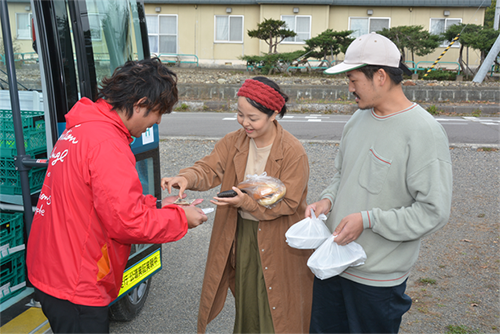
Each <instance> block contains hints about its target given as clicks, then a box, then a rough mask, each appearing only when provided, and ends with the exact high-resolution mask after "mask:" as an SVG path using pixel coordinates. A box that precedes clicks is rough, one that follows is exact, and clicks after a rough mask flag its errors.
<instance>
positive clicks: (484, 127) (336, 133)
mask: <svg viewBox="0 0 500 334" xmlns="http://www.w3.org/2000/svg"><path fill="white" fill-rule="evenodd" d="M350 117H351V116H350V115H319V114H290V115H285V117H284V118H283V119H281V120H279V122H280V124H281V125H282V126H283V127H284V128H285V129H286V130H288V131H289V132H290V133H292V134H293V135H294V136H295V137H297V138H298V139H302V140H318V141H340V137H341V135H342V129H343V128H344V125H345V123H346V122H347V121H348V120H349V118H350ZM436 119H437V121H438V122H439V123H441V124H442V125H443V126H444V128H445V130H446V132H447V133H448V138H449V142H450V144H452V145H461V144H476V145H480V144H484V145H498V144H499V143H500V118H498V117H472V116H469V117H467V116H464V117H447V116H438V117H436ZM239 128H240V125H239V124H238V122H237V121H236V114H235V113H214V112H173V113H171V114H168V115H164V116H163V118H162V122H161V124H160V125H159V131H160V137H185V138H197V137H203V138H222V137H223V136H224V135H225V134H227V133H228V132H230V131H234V130H237V129H239Z"/></svg>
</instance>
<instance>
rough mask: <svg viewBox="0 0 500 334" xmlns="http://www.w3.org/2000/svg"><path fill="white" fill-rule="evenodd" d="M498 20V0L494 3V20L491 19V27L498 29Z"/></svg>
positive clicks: (499, 13) (499, 3) (499, 11)
mask: <svg viewBox="0 0 500 334" xmlns="http://www.w3.org/2000/svg"><path fill="white" fill-rule="evenodd" d="M499 22H500V2H498V0H497V3H496V6H495V20H494V21H493V29H495V30H498V24H499Z"/></svg>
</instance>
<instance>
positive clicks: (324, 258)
mask: <svg viewBox="0 0 500 334" xmlns="http://www.w3.org/2000/svg"><path fill="white" fill-rule="evenodd" d="M333 239H335V237H334V236H333V235H331V236H330V237H329V238H328V239H326V241H325V242H324V243H323V244H322V245H321V246H319V247H318V249H316V250H315V251H314V253H313V254H312V255H311V256H310V257H309V260H307V266H308V267H309V269H311V271H312V272H313V274H314V275H315V276H316V277H317V278H319V279H321V280H324V279H327V278H330V277H333V276H336V275H338V274H340V273H342V272H343V271H344V270H346V269H347V268H348V267H355V266H359V265H362V264H364V263H365V260H366V253H365V251H364V250H363V247H361V245H360V244H358V243H356V242H350V243H348V244H347V245H345V246H340V245H339V244H337V243H336V242H334V241H333Z"/></svg>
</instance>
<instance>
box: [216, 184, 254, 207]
mask: <svg viewBox="0 0 500 334" xmlns="http://www.w3.org/2000/svg"><path fill="white" fill-rule="evenodd" d="M232 189H233V190H234V191H235V192H236V193H237V194H238V195H236V196H235V197H214V199H213V200H210V202H212V203H213V204H215V205H218V206H225V205H232V206H234V207H236V208H239V207H241V206H242V205H243V202H244V201H245V196H248V195H247V194H245V193H243V192H242V191H241V190H240V189H238V188H236V187H233V188H232Z"/></svg>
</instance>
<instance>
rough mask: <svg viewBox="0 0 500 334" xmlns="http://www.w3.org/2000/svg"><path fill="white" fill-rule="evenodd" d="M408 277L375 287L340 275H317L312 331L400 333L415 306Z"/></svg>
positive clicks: (315, 279)
mask: <svg viewBox="0 0 500 334" xmlns="http://www.w3.org/2000/svg"><path fill="white" fill-rule="evenodd" d="M405 290H406V281H405V282H403V283H402V284H400V285H398V286H392V287H374V286H368V285H364V284H360V283H356V282H353V281H350V280H348V279H345V278H343V277H340V276H334V277H332V278H329V279H326V280H320V279H318V278H316V277H315V278H314V290H313V305H312V314H311V326H310V332H311V333H397V332H398V331H399V325H400V324H401V317H402V316H403V314H404V313H406V312H407V311H408V310H409V309H410V306H411V298H410V297H408V296H407V295H405Z"/></svg>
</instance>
